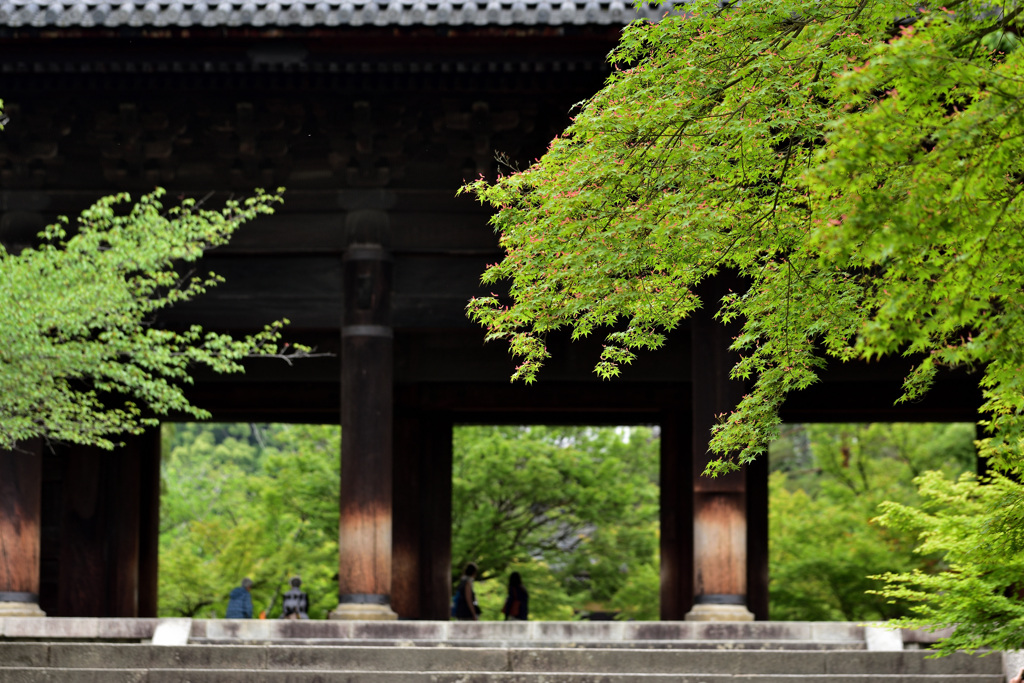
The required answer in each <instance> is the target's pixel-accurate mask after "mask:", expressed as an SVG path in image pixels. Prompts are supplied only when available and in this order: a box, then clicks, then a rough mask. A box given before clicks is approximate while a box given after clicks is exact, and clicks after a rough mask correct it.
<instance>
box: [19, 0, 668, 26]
mask: <svg viewBox="0 0 1024 683" xmlns="http://www.w3.org/2000/svg"><path fill="white" fill-rule="evenodd" d="M553 1H554V7H553V6H552V3H551V2H548V0H455V2H454V3H453V2H450V1H449V0H224V1H222V2H217V1H216V0H211V2H203V1H202V0H128V1H125V2H115V3H114V4H111V3H110V2H105V1H104V0H70V1H68V2H48V3H40V2H36V1H34V0H0V27H4V26H6V27H9V28H18V27H23V26H34V27H41V28H47V27H61V28H67V27H71V28H74V27H80V28H88V27H91V26H106V27H111V28H114V27H122V26H130V27H148V26H152V27H163V26H177V27H188V26H207V27H219V26H253V27H263V26H281V27H312V26H345V25H348V26H363V25H371V26H374V25H375V26H436V25H445V24H448V25H460V24H467V25H470V26H508V25H532V24H548V25H559V24H596V25H606V24H623V23H625V22H627V21H629V20H631V19H634V18H636V17H637V16H643V17H647V18H650V19H657V18H659V17H660V16H661V14H662V13H663V12H664V10H663V9H659V8H652V7H643V8H640V9H639V10H636V9H634V8H633V7H632V3H631V2H630V1H629V0H553Z"/></svg>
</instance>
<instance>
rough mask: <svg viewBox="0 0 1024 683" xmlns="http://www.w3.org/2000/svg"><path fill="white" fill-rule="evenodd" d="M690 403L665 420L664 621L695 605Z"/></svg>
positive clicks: (668, 412)
mask: <svg viewBox="0 0 1024 683" xmlns="http://www.w3.org/2000/svg"><path fill="white" fill-rule="evenodd" d="M688 407H689V406H688V405H686V406H673V407H672V409H669V410H666V411H665V413H664V414H663V417H662V421H661V460H660V477H659V479H660V481H661V494H660V495H661V501H660V512H661V514H660V517H661V520H660V523H661V537H660V540H661V594H660V612H661V619H662V620H663V621H679V620H681V619H683V618H684V617H685V616H686V613H687V612H689V611H690V609H691V608H692V607H693V465H692V463H691V460H692V451H693V449H692V445H693V436H692V433H693V425H692V423H691V419H690V411H689V409H688Z"/></svg>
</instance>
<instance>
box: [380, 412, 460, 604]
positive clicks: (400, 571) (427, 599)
mask: <svg viewBox="0 0 1024 683" xmlns="http://www.w3.org/2000/svg"><path fill="white" fill-rule="evenodd" d="M394 446H395V451H394V458H395V460H394V527H393V541H392V548H393V565H392V570H391V596H392V600H391V606H392V608H393V609H394V610H395V612H397V613H398V615H399V617H400V618H402V619H433V620H447V619H448V618H449V616H450V605H451V602H450V601H451V556H452V540H451V539H452V423H451V418H449V417H447V416H446V415H443V414H439V413H428V412H422V411H420V410H418V409H416V408H415V407H409V406H402V405H398V406H396V411H395V440H394Z"/></svg>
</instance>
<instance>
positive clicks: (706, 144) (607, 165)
mask: <svg viewBox="0 0 1024 683" xmlns="http://www.w3.org/2000/svg"><path fill="white" fill-rule="evenodd" d="M681 9H683V7H682V6H681ZM1022 12H1024V8H1022V7H1020V6H1018V5H1015V4H1003V5H1000V4H993V3H991V2H978V1H974V0H952V1H951V2H946V3H942V4H939V3H928V2H925V3H921V2H904V1H897V0H851V1H845V0H820V1H819V0H764V1H763V2H742V3H728V4H726V5H725V6H724V7H723V6H720V4H719V3H718V2H716V1H714V0H695V1H694V2H692V3H688V4H686V5H685V12H679V13H677V14H676V15H674V16H666V17H665V18H664V19H663V20H662V21H660V22H658V23H656V24H649V23H645V22H636V23H634V24H632V25H630V26H629V27H628V28H627V29H626V30H625V31H624V33H623V35H622V38H621V40H620V43H619V46H618V47H617V48H616V49H615V50H614V51H613V52H612V54H611V56H610V58H611V61H612V64H613V67H614V70H613V73H612V75H611V77H610V78H609V79H608V81H607V83H606V85H605V87H604V88H603V89H602V90H601V91H600V92H598V93H597V94H596V95H594V96H593V97H592V98H590V99H589V100H587V101H586V102H584V103H583V104H582V105H581V107H580V109H579V111H578V112H577V113H576V116H575V118H574V120H573V122H572V124H571V125H570V126H569V128H568V129H567V130H566V131H565V133H564V134H563V135H561V136H559V137H558V138H557V139H555V140H554V141H553V142H552V143H551V146H550V148H549V149H548V151H547V153H546V154H545V155H544V156H543V157H542V158H541V159H540V160H538V161H537V162H536V163H534V164H533V165H531V166H530V167H528V168H526V169H524V170H522V171H516V172H513V173H510V174H509V175H506V176H504V177H500V178H499V179H497V180H496V181H494V182H489V181H487V180H486V179H479V180H477V181H475V182H471V183H469V184H468V185H467V186H466V187H465V188H463V189H464V191H469V192H472V193H473V194H475V195H476V196H477V197H478V198H479V200H480V201H482V202H484V203H486V204H489V205H491V206H493V207H494V208H495V209H496V213H495V215H494V218H493V225H494V227H495V228H496V230H497V231H498V233H499V235H500V242H501V245H502V246H503V247H504V249H505V251H506V255H505V257H504V259H503V260H502V261H500V262H499V263H497V264H495V265H493V266H491V267H490V268H489V269H488V270H487V271H486V272H485V274H484V280H485V282H491V283H498V282H507V283H508V284H509V287H510V289H509V295H508V297H505V296H497V295H494V296H490V297H483V298H478V299H475V300H473V301H471V303H470V305H469V309H468V310H469V315H470V316H471V317H472V318H473V319H474V320H476V321H478V322H479V323H481V324H482V325H483V326H484V327H485V328H486V329H487V337H488V339H500V340H505V341H506V342H507V343H509V345H510V347H511V350H512V351H513V352H514V353H515V354H517V355H519V356H520V357H521V358H522V364H521V365H520V366H519V367H518V369H517V371H516V375H515V376H516V377H517V378H522V379H525V380H527V381H532V380H533V379H534V378H535V377H536V375H537V373H538V371H539V369H540V367H541V366H542V364H543V362H544V360H545V359H546V358H547V356H548V350H547V348H546V346H545V343H544V340H545V335H546V334H547V333H549V332H550V331H553V330H557V329H561V328H566V329H569V330H571V333H572V335H573V337H574V338H579V337H582V336H586V335H589V334H592V333H596V332H598V331H602V333H603V334H605V340H606V343H605V346H604V351H603V353H602V355H601V356H600V358H597V359H595V360H596V367H595V369H596V372H597V373H598V374H599V375H600V376H602V377H613V376H615V375H617V374H618V373H619V372H620V371H621V366H622V365H623V364H625V363H629V362H630V361H631V360H632V359H633V358H634V356H635V354H636V353H637V352H638V351H639V350H641V349H649V348H655V347H658V346H659V345H661V344H662V343H663V342H664V339H665V333H666V332H667V331H670V330H672V329H674V328H675V327H676V326H678V325H679V323H680V321H681V320H683V319H684V318H686V317H687V316H688V315H690V314H691V313H692V312H693V311H694V310H695V309H696V308H697V307H699V306H705V307H712V308H713V309H714V311H715V314H716V316H717V318H718V319H719V320H720V321H721V322H723V323H730V322H735V323H737V324H739V325H741V331H740V333H739V335H738V336H737V337H736V339H735V342H734V344H733V349H734V350H735V351H737V352H739V353H740V354H741V357H742V359H741V360H740V361H739V362H738V364H737V365H736V366H735V367H734V368H733V371H732V374H733V377H735V378H739V379H743V380H748V381H750V382H751V388H750V390H749V392H748V393H747V395H746V396H745V397H744V398H743V399H742V401H741V402H740V403H739V405H738V406H737V407H736V409H735V410H734V411H733V412H732V413H731V414H730V415H729V416H728V418H727V420H725V421H724V422H723V423H722V424H720V425H718V426H716V428H715V430H714V432H713V436H712V438H711V442H710V443H711V448H712V450H713V451H714V452H716V453H717V454H718V455H719V458H718V459H717V460H715V461H713V462H712V463H711V464H710V465H709V466H708V468H707V474H711V475H714V474H717V473H721V472H724V471H728V470H731V469H734V468H736V467H738V466H739V465H740V464H742V463H746V462H749V461H751V460H752V459H753V458H755V457H757V456H758V455H760V454H762V453H763V452H764V451H765V449H766V447H767V444H768V442H769V441H770V440H771V439H772V437H774V436H775V434H776V433H777V428H778V425H779V417H778V411H779V407H780V406H781V405H782V402H783V401H784V400H785V398H786V396H787V394H789V393H790V392H793V391H799V390H801V389H804V388H806V387H807V386H809V385H811V384H812V383H814V382H816V381H817V380H818V373H819V372H820V371H821V369H822V368H823V367H824V365H825V363H826V362H828V360H829V359H837V360H839V361H852V360H861V361H870V360H873V359H877V358H879V357H881V356H891V355H900V354H902V355H907V356H911V357H913V358H914V359H915V360H916V367H915V369H914V371H913V372H912V373H911V374H910V375H909V376H908V378H907V379H906V381H905V385H904V388H905V391H904V396H903V400H912V399H914V398H917V397H918V396H920V395H921V394H922V392H924V391H927V389H928V388H929V386H930V385H931V383H932V381H933V380H934V378H935V376H936V374H937V373H938V372H940V371H941V370H943V369H945V368H951V367H958V368H966V369H968V370H972V371H974V372H976V373H977V376H978V377H979V383H980V387H981V390H982V394H983V397H984V403H983V405H982V411H983V413H984V415H985V419H984V421H983V422H982V424H983V426H984V427H985V429H986V430H987V432H986V436H985V438H984V439H981V440H980V441H979V448H980V452H981V454H982V455H984V456H985V457H987V458H988V459H989V462H990V463H991V464H992V465H993V466H994V467H995V468H997V469H999V470H1002V471H1005V472H1010V473H1017V474H1019V473H1021V471H1022V464H1024V457H1022V449H1021V443H1024V379H1022V378H1024V230H1022V227H1024V226H1022V216H1024V212H1022V211H1021V209H1022V205H1021V202H1022V200H1021V196H1022V190H1024V184H1022V182H1021V180H1022V178H1024V107H1022V105H1024V63H1022V60H1024V51H1022V50H1019V49H1016V45H1017V42H1018V41H1017V38H1016V35H1017V34H1018V33H1019V29H1020V26H1019V18H1020V16H1021V13H1022ZM720 273H730V274H732V275H734V276H739V278H740V280H741V281H742V282H743V283H744V284H743V286H742V288H737V289H736V291H733V292H731V293H730V294H728V295H726V296H725V297H724V298H723V299H721V300H720V301H701V300H700V298H699V297H698V296H697V294H695V291H694V290H695V288H696V286H697V285H699V284H700V283H701V282H703V281H705V280H707V279H709V278H712V277H715V276H716V275H718V274H720ZM1014 504H1015V505H1017V503H1014ZM989 514H995V513H994V512H992V511H990V513H989ZM935 519H937V518H932V521H933V522H934V521H935ZM896 523H897V524H899V523H900V521H899V520H898V519H897V520H896ZM922 533H929V532H927V531H925V532H922ZM950 538H952V537H950ZM958 538H959V540H958V541H957V542H964V541H963V538H964V537H958ZM954 540H955V539H953V540H950V543H953V541H954ZM1007 543H1008V545H1004V546H1002V547H1001V549H1000V552H1002V553H1006V552H1011V553H1013V554H1014V556H1018V555H1019V554H1020V553H1021V552H1022V547H1021V546H1020V545H1019V544H1017V541H1016V537H1008V541H1007ZM950 551H952V549H950ZM962 557H965V558H968V559H966V560H964V561H965V562H975V561H977V560H978V555H976V554H975V555H971V554H970V553H965V554H962ZM989 559H992V558H991V557H990V558H989ZM960 574H961V575H966V574H965V573H964V571H963V567H961V569H960ZM950 576H952V574H950ZM916 586H917V587H916V588H915V587H914V584H908V586H907V587H906V590H907V591H914V590H917V591H918V592H917V593H915V595H916V596H917V597H918V599H919V600H921V601H924V602H925V603H927V602H928V601H929V600H931V599H932V598H933V597H934V596H932V595H929V594H928V589H927V586H924V587H922V585H921V584H916ZM893 590H896V589H895V588H893ZM970 595H973V596H974V597H971V598H970V599H971V600H974V601H975V603H973V604H974V606H975V607H978V609H972V610H961V611H956V610H952V608H951V607H950V605H949V604H948V603H947V604H946V606H945V607H943V608H941V609H939V611H938V612H935V611H932V612H928V611H919V612H918V614H919V615H920V616H921V622H920V623H951V622H952V621H954V620H955V618H958V617H962V618H963V619H968V620H975V621H972V623H974V624H977V625H978V628H977V629H974V630H973V631H972V630H971V629H970V627H968V626H965V624H964V622H959V623H961V628H962V629H963V632H964V633H974V635H975V636H976V638H975V639H973V640H971V639H965V640H961V641H960V645H964V643H973V644H974V645H976V646H978V645H994V644H1001V645H1007V644H1008V643H1012V642H1015V641H1013V638H1014V636H1013V633H1014V631H1013V629H995V630H993V631H992V633H993V634H994V635H992V637H990V638H988V639H985V638H984V637H983V636H982V635H981V634H982V633H983V622H982V621H979V618H980V617H979V615H984V614H986V611H985V609H983V608H981V607H979V605H980V604H981V603H982V602H984V600H983V598H984V596H982V595H981V594H979V593H972V594H970ZM898 597H899V598H900V599H909V597H908V595H907V593H906V592H905V591H904V592H900V593H899V596H898ZM956 597H957V599H961V600H965V599H968V593H964V592H960V593H957V594H956ZM894 599H895V596H894ZM996 617H998V615H996ZM995 623H1005V619H1000V618H996V621H995ZM1006 634H1010V635H1009V636H1008V638H1009V640H1000V637H1001V636H1002V635H1006ZM1015 645H1016V646H1017V647H1019V646H1020V642H1015Z"/></svg>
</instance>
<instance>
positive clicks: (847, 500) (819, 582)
mask: <svg viewBox="0 0 1024 683" xmlns="http://www.w3.org/2000/svg"><path fill="white" fill-rule="evenodd" d="M973 439H974V425H973V424H963V423H959V424H819V425H785V426H783V429H782V435H781V437H780V438H779V439H778V440H776V441H775V442H774V443H773V444H772V446H771V469H772V473H771V478H770V480H769V487H770V488H769V490H770V501H771V503H770V507H769V541H770V572H769V577H770V582H771V584H770V593H771V617H772V619H780V620H808V621H818V620H821V621H877V620H886V619H891V618H894V617H900V616H906V615H908V614H909V613H910V608H909V605H908V603H907V602H906V601H905V600H897V601H890V600H889V599H888V598H886V597H884V596H881V595H877V594H873V593H868V591H872V590H877V589H879V588H880V587H881V583H880V582H879V581H877V580H874V579H872V578H869V577H870V576H872V575H875V574H879V573H882V571H886V572H904V571H912V570H916V571H919V572H923V573H925V574H933V573H935V572H936V571H938V570H941V569H944V568H945V566H946V565H945V564H944V563H943V562H942V560H941V557H940V555H938V554H936V553H935V552H933V551H929V552H925V553H919V552H917V551H916V550H915V547H916V546H917V542H918V534H917V533H916V531H915V530H908V529H894V528H888V527H886V526H883V525H881V524H879V523H878V522H877V521H876V520H875V518H876V517H877V516H878V514H879V513H880V510H879V504H881V503H882V502H883V501H894V502H898V503H900V504H903V505H916V504H918V503H919V502H920V496H919V494H918V491H917V486H916V485H915V483H914V480H915V477H917V476H919V475H921V474H922V473H924V472H925V471H932V472H934V473H935V474H934V476H938V477H956V476H959V475H960V474H961V473H962V472H965V471H973V470H974V468H975V461H976V456H975V451H974V444H973ZM881 567H885V570H881V569H880V568H881Z"/></svg>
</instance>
